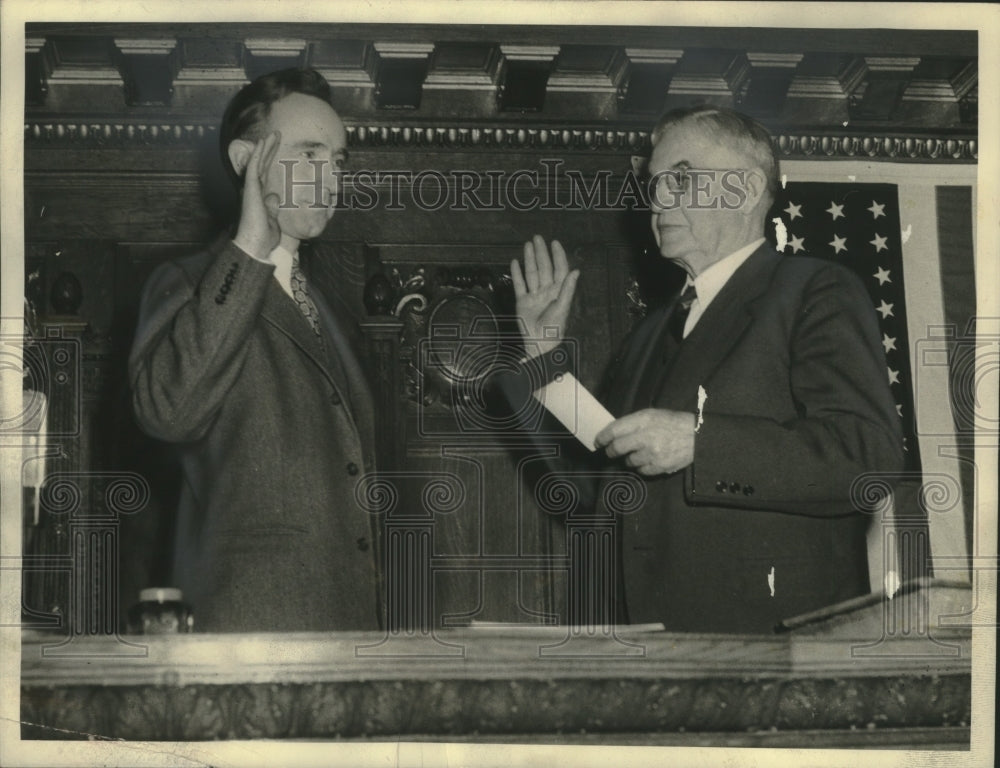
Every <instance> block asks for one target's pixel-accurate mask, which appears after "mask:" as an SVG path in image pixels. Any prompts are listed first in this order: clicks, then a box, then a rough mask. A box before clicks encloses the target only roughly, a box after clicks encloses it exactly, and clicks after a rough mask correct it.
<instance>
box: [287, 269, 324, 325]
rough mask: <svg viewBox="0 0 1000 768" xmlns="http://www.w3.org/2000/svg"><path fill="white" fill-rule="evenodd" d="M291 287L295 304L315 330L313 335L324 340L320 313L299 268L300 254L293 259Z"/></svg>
mask: <svg viewBox="0 0 1000 768" xmlns="http://www.w3.org/2000/svg"><path fill="white" fill-rule="evenodd" d="M290 282H291V286H292V298H293V299H295V303H296V304H298V305H299V309H300V310H302V314H303V315H305V317H306V320H307V321H308V322H309V325H310V326H311V327H312V329H313V333H315V334H316V336H317V337H318V338H320V339H322V334H321V333H320V329H319V312H318V311H317V310H316V304H314V303H313V300H312V299H311V298H309V290H308V287H307V286H306V276H305V275H304V274H302V269H301V268H300V267H299V256H298V254H296V255H295V257H294V258H293V259H292V275H291V281H290Z"/></svg>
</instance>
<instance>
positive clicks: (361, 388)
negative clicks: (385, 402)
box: [310, 291, 375, 425]
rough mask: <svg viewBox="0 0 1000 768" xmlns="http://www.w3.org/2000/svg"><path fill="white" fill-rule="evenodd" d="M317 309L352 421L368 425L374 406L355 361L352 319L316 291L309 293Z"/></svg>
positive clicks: (364, 377)
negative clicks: (336, 362) (345, 386)
mask: <svg viewBox="0 0 1000 768" xmlns="http://www.w3.org/2000/svg"><path fill="white" fill-rule="evenodd" d="M310 295H311V296H312V298H313V301H314V302H315V304H316V310H317V311H318V312H319V317H320V324H321V326H322V328H323V333H324V338H326V340H327V342H328V343H329V345H330V347H331V349H332V350H333V352H334V354H335V356H336V358H337V359H338V361H339V363H340V365H339V366H338V367H339V368H340V369H341V370H340V371H339V373H340V375H341V376H342V377H343V378H344V380H345V383H346V384H347V387H348V390H349V392H350V400H351V404H352V405H353V408H354V415H355V421H357V422H358V423H359V425H368V424H371V423H372V421H373V417H374V413H375V406H374V403H373V401H372V394H371V390H370V388H369V385H368V379H367V377H366V376H365V374H364V369H363V368H362V366H361V363H360V362H359V358H358V354H357V351H356V346H355V343H354V338H355V337H354V336H352V334H351V330H353V329H356V328H357V323H356V322H354V320H353V319H350V318H347V317H345V313H343V312H341V313H338V312H337V311H336V309H335V307H334V305H332V304H330V303H328V302H327V301H326V299H325V298H324V297H323V296H322V295H321V294H320V292H319V291H315V292H312V293H310Z"/></svg>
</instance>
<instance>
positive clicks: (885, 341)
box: [882, 333, 896, 355]
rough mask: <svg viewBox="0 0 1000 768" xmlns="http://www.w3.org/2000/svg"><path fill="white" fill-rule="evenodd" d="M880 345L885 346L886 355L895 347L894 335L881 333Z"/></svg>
mask: <svg viewBox="0 0 1000 768" xmlns="http://www.w3.org/2000/svg"><path fill="white" fill-rule="evenodd" d="M882 346H883V347H884V348H885V353H886V354H887V355H888V354H889V353H890V352H891V351H892V350H894V349H895V348H896V337H895V336H890V335H889V334H888V333H883V334H882Z"/></svg>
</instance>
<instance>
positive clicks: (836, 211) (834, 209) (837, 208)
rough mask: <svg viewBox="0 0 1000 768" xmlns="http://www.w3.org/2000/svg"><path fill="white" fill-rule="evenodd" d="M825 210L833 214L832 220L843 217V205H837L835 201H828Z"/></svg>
mask: <svg viewBox="0 0 1000 768" xmlns="http://www.w3.org/2000/svg"><path fill="white" fill-rule="evenodd" d="M826 212H827V213H829V214H830V215H831V216H833V220H834V221H836V220H837V219H838V218H839V219H843V218H845V216H844V206H842V205H837V204H836V203H835V202H833V201H830V207H829V208H827V209H826Z"/></svg>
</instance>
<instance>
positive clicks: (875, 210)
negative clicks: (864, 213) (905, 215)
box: [866, 200, 885, 219]
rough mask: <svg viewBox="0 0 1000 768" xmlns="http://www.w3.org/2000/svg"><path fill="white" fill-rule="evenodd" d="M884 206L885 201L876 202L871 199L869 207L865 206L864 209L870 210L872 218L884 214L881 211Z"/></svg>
mask: <svg viewBox="0 0 1000 768" xmlns="http://www.w3.org/2000/svg"><path fill="white" fill-rule="evenodd" d="M884 208H885V203H876V202H875V201H874V200H872V205H871V208H867V209H866V210H869V211H871V212H872V218H873V219H877V218H878V217H879V216H885V213H884V212H883V209H884Z"/></svg>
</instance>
